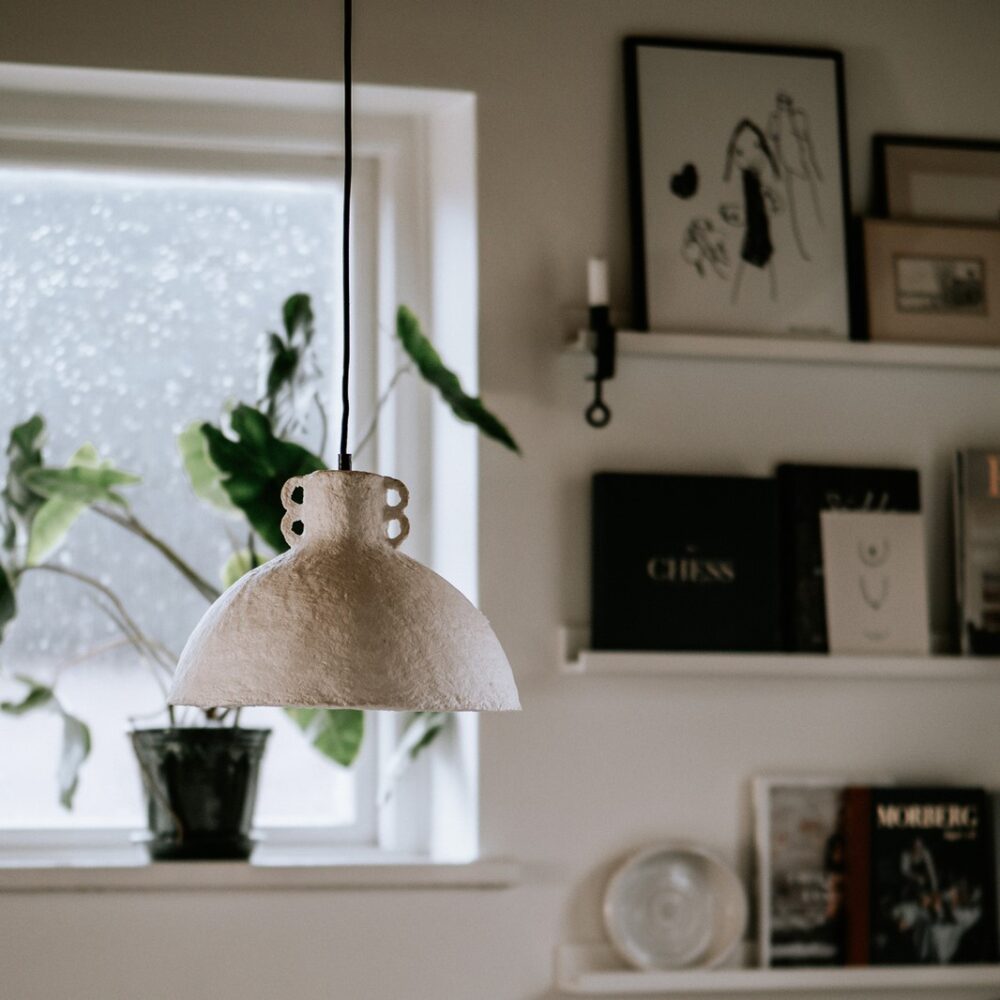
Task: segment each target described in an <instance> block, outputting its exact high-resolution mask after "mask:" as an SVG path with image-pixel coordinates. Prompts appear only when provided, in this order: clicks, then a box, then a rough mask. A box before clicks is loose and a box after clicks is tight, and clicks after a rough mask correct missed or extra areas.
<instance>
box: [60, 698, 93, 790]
mask: <svg viewBox="0 0 1000 1000" xmlns="http://www.w3.org/2000/svg"><path fill="white" fill-rule="evenodd" d="M59 713H60V715H62V720H63V741H62V752H61V753H60V755H59V768H58V770H57V772H56V779H57V781H58V783H59V802H60V804H61V805H62V807H63V808H64V809H72V808H73V796H74V795H76V789H77V786H78V785H79V783H80V768H81V767H82V766H83V762H84V761H85V760H86V759H87V758H88V757H89V756H90V748H91V739H90V729H89V728H88V726H87V725H86V723H84V722H82V721H81V720H80V719H78V718H77V717H76V716H75V715H70V714H69V712H67V711H66V710H65V709H64V708H63V707H62V706H61V705H60V706H59Z"/></svg>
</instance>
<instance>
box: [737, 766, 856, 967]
mask: <svg viewBox="0 0 1000 1000" xmlns="http://www.w3.org/2000/svg"><path fill="white" fill-rule="evenodd" d="M847 785H848V782H847V781H846V780H844V779H843V778H838V777H830V776H825V777H817V776H802V775H798V776H788V777H758V778H755V779H754V782H753V802H754V836H755V842H756V848H757V903H758V919H757V931H758V936H759V941H758V957H759V960H760V965H761V966H763V967H765V968H771V967H778V966H809V965H842V964H843V961H844V944H845V941H844V923H843V912H844V911H843V903H844V899H843V882H844V844H843V825H842V824H843V814H842V800H843V791H844V788H845V787H846V786H847Z"/></svg>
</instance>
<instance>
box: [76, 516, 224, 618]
mask: <svg viewBox="0 0 1000 1000" xmlns="http://www.w3.org/2000/svg"><path fill="white" fill-rule="evenodd" d="M92 510H93V511H94V512H95V513H97V514H100V515H101V516H102V517H106V518H107V519H108V520H109V521H113V522H114V523H115V524H117V525H118V526H119V527H122V528H124V529H125V530H126V531H131V532H132V534H133V535H136V536H137V537H139V538H141V539H142V540H143V541H144V542H148V543H149V544H150V545H152V546H153V548H154V549H156V551H157V552H159V553H160V554H161V555H162V556H163V557H164V558H165V559H166V560H167V561H168V562H169V563H170V565H171V566H173V567H174V569H176V570H177V572H178V573H180V574H181V576H183V577H184V579H185V580H187V581H188V583H190V584H191V586H192V587H194V589H195V590H197V591H198V593H199V594H201V596H202V597H204V598H205V600H206V601H209V602H212V601H215V600H217V599H218V598H219V596H220V594H221V593H222V592H221V591H220V590H219V589H218V588H217V587H213V586H212V584H210V583H209V582H208V581H207V580H206V579H205V578H204V577H203V576H201V575H200V574H199V573H198V572H197V570H195V569H193V568H192V567H191V566H190V565H188V563H187V562H185V561H184V560H183V559H182V558H181V557H180V556H179V555H178V554H177V553H176V552H175V551H174V550H173V549H172V548H171V547H170V546H169V545H168V544H167V543H166V542H165V541H163V539H162V538H158V537H157V536H156V535H154V534H153V533H152V532H151V531H150V530H149V529H148V528H147V527H146V526H145V525H144V524H143V523H142V522H141V521H140V520H139V519H138V518H137V517H136V516H135V515H134V514H121V513H119V512H118V511H116V510H112V509H111V508H109V507H101V506H99V505H96V504H95V505H94V507H93V508H92Z"/></svg>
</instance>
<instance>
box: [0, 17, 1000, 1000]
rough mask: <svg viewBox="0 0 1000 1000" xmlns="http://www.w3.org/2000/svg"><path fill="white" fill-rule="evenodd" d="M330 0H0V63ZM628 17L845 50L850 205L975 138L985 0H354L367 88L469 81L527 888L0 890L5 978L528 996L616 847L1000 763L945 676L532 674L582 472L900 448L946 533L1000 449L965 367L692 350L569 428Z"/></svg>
mask: <svg viewBox="0 0 1000 1000" xmlns="http://www.w3.org/2000/svg"><path fill="white" fill-rule="evenodd" d="M338 18H339V4H336V3H331V2H319V0H285V2H283V3H275V2H271V0H169V2H168V0H160V3H159V4H158V5H156V6H155V7H152V6H151V5H149V4H141V3H136V2H135V0H103V2H100V3H91V4H82V3H79V2H76V3H74V2H72V0H49V2H47V3H45V4H39V3H37V2H36V0H6V3H5V4H4V8H3V30H2V31H0V59H4V60H14V61H27V62H52V63H65V64H78V65H95V66H118V67H124V68H141V69H160V70H180V71H192V72H220V73H233V74H268V75H276V76H299V77H315V78H323V77H335V76H336V75H337V73H338V72H339V54H338V53H339V29H338V23H337V22H338ZM633 32H645V33H650V34H674V35H689V36H695V37H717V38H731V39H737V40H768V41H774V42H787V43H801V44H820V45H829V46H834V47H839V48H842V49H843V50H844V52H845V55H846V72H847V100H848V115H849V119H850V139H851V160H852V171H851V173H852V184H853V188H854V193H855V194H854V199H855V207H856V208H861V207H862V206H863V205H864V204H865V202H866V200H867V193H868V166H869V163H868V161H869V152H868V140H869V136H870V134H871V133H872V132H873V131H875V130H892V131H900V132H916V133H924V134H933V133H953V134H958V135H991V134H992V135H997V134H1000V124H998V122H997V118H996V99H997V97H998V96H1000V69H998V66H1000V62H998V53H1000V4H997V3H995V2H993V0H962V2H956V0H942V2H930V0H879V2H873V0H839V2H832V0H772V2H764V0H754V2H750V0H743V2H740V0H678V2H669V0H659V2H653V0H621V2H610V0H506V2H505V0H490V2H482V0H480V2H476V0H436V2H434V3H429V2H427V0H424V2H419V0H395V2H394V0H367V2H364V3H359V4H357V10H356V49H355V53H356V56H355V62H356V74H357V77H358V78H359V79H360V80H363V81H365V82H380V83H394V84H407V85H412V84H420V85H429V86H437V87H455V88H461V89H468V90H473V91H476V92H477V94H478V97H479V115H480V119H479V135H480V242H481V249H480V280H481V317H482V318H481V327H480V330H481V385H482V390H483V393H484V395H485V397H486V399H487V400H488V402H489V403H490V404H491V405H493V406H494V407H495V408H496V409H497V410H498V411H499V412H500V413H501V414H503V415H504V416H505V417H507V418H509V423H510V425H511V428H512V430H513V432H514V434H515V436H516V437H517V438H518V439H519V440H520V441H521V442H522V444H523V446H524V451H525V457H524V459H523V460H518V459H516V458H513V457H509V456H508V455H507V454H506V453H503V452H502V451H501V450H500V449H497V448H494V447H492V446H489V445H487V446H484V447H483V448H482V451H481V454H482V461H483V471H482V477H481V484H480V488H481V496H482V541H481V550H482V551H481V556H482V569H483V580H482V590H481V593H482V598H483V603H484V606H485V608H486V611H487V613H488V614H489V615H490V617H491V618H492V620H493V622H494V624H495V626H496V628H497V631H498V632H499V634H500V635H501V637H502V639H503V640H504V643H505V645H506V647H507V649H508V651H509V653H510V657H511V660H512V661H513V663H514V665H515V669H516V672H517V676H518V682H519V684H520V687H521V694H522V698H523V701H524V704H525V711H524V712H523V713H522V714H521V715H518V716H509V717H490V718H486V719H484V720H483V725H482V750H483V753H482V761H483V776H482V777H483V781H482V787H483V809H482V817H483V823H482V827H483V839H484V845H483V846H484V849H485V851H486V852H487V853H494V854H505V855H513V856H516V857H518V858H520V859H522V860H523V862H524V864H525V880H524V884H523V885H522V886H521V887H519V888H516V889H513V890H507V891H502V892H489V893H476V892H439V893H438V892H435V893H428V892H363V893H357V892H355V893H347V892H342V893H314V894H298V895H297V894H291V893H289V894H283V893H276V894H271V895H260V896H247V895H228V896H227V895H209V894H183V895H167V894H161V895H156V896H148V897H141V896H117V897H116V896H51V897H46V896H30V897H28V896H25V897H12V896H7V897H3V898H0V975H2V978H0V995H2V996H3V997H4V998H7V997H10V998H12V1000H35V998H44V1000H50V998H55V997H61V996H71V997H73V998H74V1000H111V998H119V997H121V998H141V1000H159V998H164V1000H166V998H172V1000H176V998H185V1000H187V998H192V1000H193V998H202V997H205V998H208V997H211V998H213V1000H237V998H240V1000H243V998H254V1000H256V998H261V1000H264V998H274V997H289V998H296V1000H298V998H303V1000H314V998H315V1000H319V998H327V997H338V996H343V997H356V998H369V997H370V998H383V997H384V998H397V997H398V998H402V997H406V998H408V1000H423V998H426V1000H431V998H434V1000H440V998H448V1000H465V998H468V1000H481V998H491V1000H492V998H496V1000H527V998H541V997H546V996H549V995H550V989H551V987H550V982H551V971H550V970H551V957H552V949H553V947H554V946H555V945H556V944H557V943H559V942H561V941H568V940H596V939H597V938H598V937H599V934H600V930H599V910H598V903H599V898H600V890H601V887H602V883H603V880H604V878H605V877H606V875H607V872H608V870H609V865H610V863H611V862H612V861H613V860H614V859H615V858H616V857H618V856H619V855H620V854H621V853H622V852H624V851H626V850H627V849H629V848H630V847H632V846H634V845H636V844H638V843H641V842H643V841H645V840H648V839H651V838H656V837H663V836H678V837H688V838H695V839H699V840H702V841H704V842H706V843H708V844H710V845H712V846H715V847H717V848H718V849H720V850H721V851H722V852H723V853H724V854H726V855H727V856H728V857H730V858H731V859H733V860H734V861H736V862H737V863H738V864H739V865H740V866H741V870H742V871H744V872H746V871H747V870H748V867H747V865H748V859H749V835H750V830H749V802H748V791H747V779H748V777H749V776H750V775H751V774H752V773H754V772H757V771H761V770H774V769H788V768H790V767H794V768H797V769H809V768H813V769H815V768H821V769H824V770H831V769H832V770H843V769H849V768H865V767H877V768H879V769H881V770H886V771H890V772H891V771H896V772H899V773H900V774H901V776H904V777H905V776H910V777H922V778H930V777H934V778H941V779H953V780H970V781H981V782H991V783H995V784H998V785H1000V755H998V753H997V750H998V740H997V737H996V735H995V733H996V726H995V717H996V710H997V707H998V706H997V705H996V704H995V703H994V702H995V700H996V695H995V689H993V687H992V686H990V687H989V688H988V689H987V690H988V691H989V694H990V697H989V698H984V697H983V696H982V689H980V688H978V687H971V688H966V689H963V688H962V687H961V686H960V685H937V686H930V685H920V684H909V685H899V684H895V685H893V684H888V683H883V682H877V683H876V682H873V683H870V684H859V683H856V682H855V683H834V682H815V683H811V684H802V685H794V684H789V683H786V682H762V681H758V682H751V681H748V682H744V683H735V682H734V683H723V682H698V681H684V682H674V683H667V682H664V681H660V680H656V679H653V678H644V679H643V678H636V679H630V680H620V681H616V680H610V679H596V678H576V679H573V678H561V677H559V676H558V675H557V674H556V666H555V652H554V650H555V629H556V627H557V625H558V624H560V623H561V622H563V621H582V620H585V619H586V616H587V574H588V558H589V556H588V551H587V538H588V512H587V490H588V484H589V476H590V474H591V473H592V472H593V471H595V470H597V469H605V468H620V469H650V470H670V469H676V470H690V471H694V470H704V471H709V472H714V471H719V472H721V471H733V472H740V471H745V472H764V471H767V469H768V468H769V467H770V465H771V463H772V462H773V461H774V460H775V459H778V458H797V459H836V460H848V461H853V460H858V461H897V462H915V463H917V464H919V465H920V466H921V467H922V468H923V469H924V470H925V474H926V476H927V478H926V481H925V488H927V490H928V493H929V495H930V498H931V506H932V514H933V516H934V518H935V520H936V522H937V523H938V524H939V526H941V527H943V525H941V520H942V518H943V508H942V504H941V498H942V495H943V494H942V491H943V490H944V468H945V460H946V456H947V454H948V452H949V451H950V449H951V448H952V447H953V446H955V445H958V444H962V443H969V442H975V441H986V440H990V439H991V438H992V439H993V440H994V441H995V440H996V439H998V438H1000V393H998V391H997V386H996V384H995V380H994V378H993V377H992V376H988V375H978V374H971V375H957V374H950V375H949V374H938V373H914V372H906V371H903V370H890V369H885V370H877V371H875V370H873V371H870V372H848V371H837V370H828V371H822V372H820V371H818V370H807V369H796V368H783V369H778V370H765V369H756V368H753V367H751V366H747V365H740V364H732V365H714V366H713V365H706V364H704V363H695V362H687V363H676V364H672V365H668V364H666V363H662V362H660V363H656V364H650V363H639V362H637V361H626V362H624V363H623V364H622V365H621V369H620V374H619V378H618V379H617V380H616V382H615V383H613V384H612V385H611V386H610V387H609V390H608V398H609V402H610V404H611V405H612V407H613V408H614V412H615V417H614V421H613V423H612V425H611V427H610V428H609V429H607V430H604V431H601V432H597V431H592V430H590V429H588V428H587V427H586V426H585V425H584V423H583V420H582V415H581V414H582V409H583V407H584V405H585V403H586V393H587V388H586V386H585V384H584V382H583V381H582V376H583V374H584V370H585V366H584V363H583V362H582V361H579V360H573V359H570V358H566V357H563V356H561V355H560V352H559V338H560V335H561V333H562V332H563V331H565V330H566V329H568V328H570V327H572V326H573V325H574V324H575V323H576V322H578V321H579V319H580V317H581V316H582V313H581V309H580V307H581V305H582V303H583V300H584V270H585V267H584V265H585V259H586V257H587V256H588V255H591V254H597V253H607V254H608V255H609V256H610V258H611V260H612V292H613V296H614V300H615V302H616V304H619V305H621V306H622V307H624V306H625V304H626V303H627V301H628V290H627V283H628V263H627V257H626V247H627V219H626V211H625V205H626V201H625V180H624V178H625V171H624V130H623V125H622V113H621V105H622V86H621V80H620V76H621V67H620V38H621V37H622V36H623V35H624V34H626V33H633ZM942 552H943V549H942V547H941V545H938V546H937V549H936V554H937V556H938V557H940V556H941V555H942ZM943 593H944V590H943V585H942V587H939V590H938V596H939V597H941V595H943Z"/></svg>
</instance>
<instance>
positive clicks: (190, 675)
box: [168, 471, 520, 712]
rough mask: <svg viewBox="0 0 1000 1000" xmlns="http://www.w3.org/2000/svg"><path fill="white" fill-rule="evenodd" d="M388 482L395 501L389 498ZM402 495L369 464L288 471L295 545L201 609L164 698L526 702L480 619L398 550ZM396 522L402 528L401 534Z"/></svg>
mask: <svg viewBox="0 0 1000 1000" xmlns="http://www.w3.org/2000/svg"><path fill="white" fill-rule="evenodd" d="M390 490H394V491H396V492H398V493H399V497H400V499H399V502H398V503H396V504H389V503H388V492H389V491H390ZM408 499H409V491H408V490H407V489H406V487H405V486H404V485H403V484H402V483H401V482H399V481H398V480H396V479H390V478H387V477H383V476H378V475H374V474H372V473H367V472H341V471H337V472H334V471H324V472H314V473H312V474H311V475H309V476H304V477H301V478H297V479H292V480H289V481H288V482H287V483H286V484H285V486H284V488H283V490H282V502H283V503H284V504H285V505H286V513H285V517H284V518H283V520H282V533H283V534H284V536H285V538H286V539H288V542H289V545H291V548H290V549H289V551H288V552H285V553H283V554H282V555H280V556H277V557H276V558H274V559H272V560H271V561H270V562H268V563H265V564H264V565H263V566H260V567H258V568H257V569H255V570H252V571H251V572H250V573H248V574H247V575H246V576H244V577H243V578H242V579H240V580H239V581H238V582H237V583H235V584H234V585H233V586H232V587H230V588H229V590H227V591H226V592H225V593H224V594H223V595H222V597H220V598H219V599H218V600H217V601H216V602H215V603H214V604H213V605H212V607H210V608H209V609H208V611H207V612H206V613H205V616H204V617H203V618H202V620H201V622H200V623H199V624H198V626H197V628H196V629H195V630H194V632H193V633H192V634H191V637H190V638H189V639H188V642H187V645H186V646H185V647H184V651H183V652H182V653H181V658H180V662H179V663H178V666H177V672H176V674H175V675H174V683H173V687H172V688H171V691H170V695H169V699H168V700H169V702H170V704H173V705H196V706H198V707H201V708H210V707H215V706H241V705H301V706H325V707H331V708H372V709H390V710H398V711H443V712H460V711H489V710H492V711H502V710H510V709H518V708H520V703H519V701H518V696H517V688H516V686H515V684H514V678H513V675H512V673H511V669H510V664H509V663H508V662H507V657H506V655H505V654H504V651H503V649H502V648H501V646H500V643H499V641H498V640H497V637H496V636H495V635H494V633H493V630H492V629H491V628H490V624H489V622H488V621H487V620H486V618H485V617H484V616H483V615H482V613H481V612H479V611H478V610H477V609H476V608H475V607H474V606H473V605H472V604H471V603H470V602H469V601H468V600H467V599H466V598H465V597H464V596H463V595H462V594H461V593H459V591H457V590H456V589H455V588H454V587H452V586H451V584H449V583H448V582H447V581H446V580H444V579H443V578H442V577H440V576H438V575H437V574H436V573H434V572H432V571H431V570H429V569H428V568H427V567H426V566H422V565H421V564H420V563H418V562H416V561H415V560H413V559H410V558H409V557H408V556H405V555H403V554H402V553H401V552H398V551H396V546H397V545H398V544H399V543H400V542H401V541H402V539H403V538H405V537H406V534H407V533H408V530H409V522H408V520H407V518H406V515H405V514H404V513H403V511H404V508H405V507H406V504H407V501H408ZM390 521H398V523H399V525H400V535H399V536H397V537H396V538H389V537H388V535H387V531H386V529H387V525H388V523H389V522H390ZM300 522H301V524H302V525H303V531H302V533H301V535H300V534H298V533H296V532H295V530H294V526H295V525H296V524H298V523H300ZM387 542H388V544H386V543H387Z"/></svg>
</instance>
